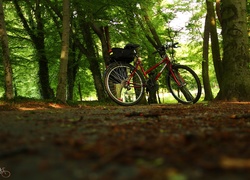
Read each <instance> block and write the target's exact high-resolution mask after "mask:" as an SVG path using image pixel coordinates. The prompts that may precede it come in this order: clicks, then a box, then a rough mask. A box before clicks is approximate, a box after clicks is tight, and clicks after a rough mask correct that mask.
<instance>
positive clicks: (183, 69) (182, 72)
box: [167, 64, 201, 104]
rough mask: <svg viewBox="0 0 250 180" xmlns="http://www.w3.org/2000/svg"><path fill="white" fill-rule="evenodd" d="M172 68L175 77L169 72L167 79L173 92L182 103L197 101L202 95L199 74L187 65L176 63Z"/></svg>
mask: <svg viewBox="0 0 250 180" xmlns="http://www.w3.org/2000/svg"><path fill="white" fill-rule="evenodd" d="M172 68H173V72H174V74H175V77H173V76H172V75H171V72H169V75H168V79H167V81H168V87H169V91H170V92H171V94H172V95H173V96H174V98H175V99H176V100H177V101H178V102H180V103H182V104H194V103H196V102H197V101H198V100H199V99H200V96H201V82H200V80H199V77H198V76H197V74H196V73H195V72H194V71H193V70H192V69H191V68H189V67H188V66H185V65H179V64H175V65H173V67H172ZM175 79H176V80H177V81H178V82H179V84H178V83H176V81H175Z"/></svg>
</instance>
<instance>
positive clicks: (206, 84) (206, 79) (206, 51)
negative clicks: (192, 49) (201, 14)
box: [202, 0, 213, 101]
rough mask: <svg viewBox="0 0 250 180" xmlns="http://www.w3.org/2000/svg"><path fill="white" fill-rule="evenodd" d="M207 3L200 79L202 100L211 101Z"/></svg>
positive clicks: (207, 2)
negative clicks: (202, 90) (203, 95)
mask: <svg viewBox="0 0 250 180" xmlns="http://www.w3.org/2000/svg"><path fill="white" fill-rule="evenodd" d="M209 3H213V2H209V1H208V0H206V4H207V14H206V18H205V27H204V37H203V61H202V79H203V84H204V91H205V97H204V100H206V101H209V100H212V99H213V93H212V90H211V86H210V81H209V37H210V36H209V35H210V29H211V10H212V9H211V8H209V5H210V4H209Z"/></svg>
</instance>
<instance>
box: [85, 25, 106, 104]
mask: <svg viewBox="0 0 250 180" xmlns="http://www.w3.org/2000/svg"><path fill="white" fill-rule="evenodd" d="M80 24H81V29H82V34H83V38H84V41H85V43H86V48H85V52H83V53H84V54H85V55H86V57H87V59H88V61H89V65H90V67H89V69H90V71H91V73H92V76H93V79H94V85H95V89H96V95H97V98H98V100H99V101H105V99H106V94H105V91H104V87H103V82H102V76H101V71H100V65H99V62H98V60H97V59H98V58H97V53H96V52H95V48H94V47H95V45H94V39H93V37H92V33H91V24H90V23H87V22H81V23H80Z"/></svg>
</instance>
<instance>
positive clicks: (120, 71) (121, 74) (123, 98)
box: [104, 62, 145, 106]
mask: <svg viewBox="0 0 250 180" xmlns="http://www.w3.org/2000/svg"><path fill="white" fill-rule="evenodd" d="M134 69H135V67H134V66H132V65H131V64H127V63H122V62H117V63H112V64H111V65H110V66H109V67H108V68H107V70H106V73H105V76H104V87H105V90H106V92H107V94H108V95H109V97H110V98H111V99H112V100H113V101H114V102H115V103H117V104H119V105H122V106H132V105H135V104H137V103H139V101H140V100H141V99H142V97H143V94H144V92H145V87H144V84H145V83H144V82H145V80H144V77H143V75H142V73H141V72H140V71H138V70H136V71H135V73H134V75H133V78H131V80H130V82H128V77H130V76H131V72H132V71H133V70H134Z"/></svg>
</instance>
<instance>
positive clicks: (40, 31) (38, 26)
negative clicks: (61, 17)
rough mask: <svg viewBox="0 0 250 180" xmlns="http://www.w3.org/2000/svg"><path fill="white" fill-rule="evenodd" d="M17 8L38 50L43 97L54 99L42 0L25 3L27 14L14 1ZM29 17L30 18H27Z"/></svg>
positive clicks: (14, 0) (17, 2)
mask: <svg viewBox="0 0 250 180" xmlns="http://www.w3.org/2000/svg"><path fill="white" fill-rule="evenodd" d="M13 3H14V5H15V8H16V12H17V14H18V16H19V18H20V19H21V22H22V24H23V27H24V29H25V30H26V31H27V33H28V34H29V36H30V38H31V40H32V42H33V44H34V47H35V49H36V57H37V60H38V65H39V71H38V76H39V85H40V87H41V88H40V92H41V96H42V97H43V98H44V99H51V98H54V92H53V90H52V88H51V87H50V81H49V68H48V58H47V56H46V51H45V30H44V19H42V10H43V7H42V4H41V0H36V2H35V3H34V4H33V2H32V1H25V5H26V6H27V8H29V9H28V10H27V13H24V12H23V11H22V8H21V6H20V4H19V3H24V2H22V1H21V2H20V1H18V0H13ZM26 15H28V16H29V17H26Z"/></svg>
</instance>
